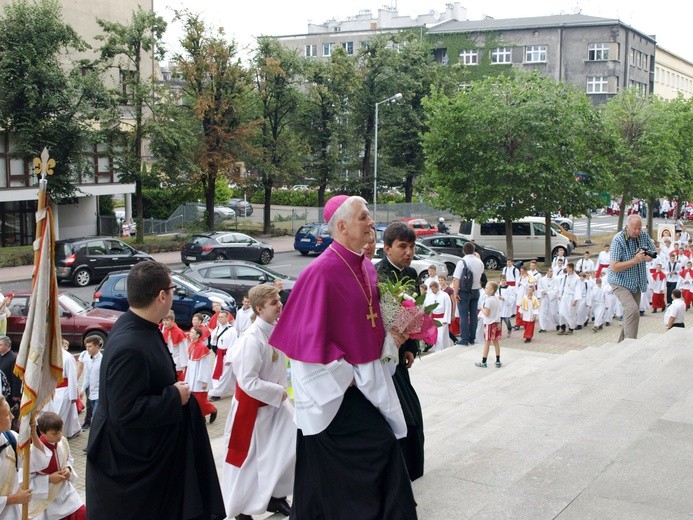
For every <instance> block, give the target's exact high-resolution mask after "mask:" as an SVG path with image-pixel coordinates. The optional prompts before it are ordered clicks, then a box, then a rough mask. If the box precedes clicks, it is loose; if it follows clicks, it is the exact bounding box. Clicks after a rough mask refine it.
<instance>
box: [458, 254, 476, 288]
mask: <svg viewBox="0 0 693 520" xmlns="http://www.w3.org/2000/svg"><path fill="white" fill-rule="evenodd" d="M462 264H464V267H463V268H462V274H461V275H460V291H465V292H469V291H471V290H472V285H473V284H474V273H473V272H472V270H471V269H470V268H469V266H468V265H467V262H465V261H464V259H462Z"/></svg>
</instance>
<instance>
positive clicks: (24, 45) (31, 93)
mask: <svg viewBox="0 0 693 520" xmlns="http://www.w3.org/2000/svg"><path fill="white" fill-rule="evenodd" d="M87 47H88V46H87V44H86V43H85V42H84V41H83V40H82V39H81V38H80V37H79V36H78V34H77V33H76V32H75V30H74V29H73V28H72V27H70V26H69V25H67V24H65V22H64V21H63V19H62V12H61V8H60V4H59V2H57V1H55V0H39V1H37V2H35V3H31V4H29V3H27V2H26V1H24V0H19V1H15V2H14V3H12V4H10V5H8V6H6V7H5V10H4V12H3V15H2V18H0V119H1V120H2V122H3V125H2V126H3V130H4V131H6V132H8V133H10V134H11V135H12V136H13V138H14V146H13V155H14V156H16V157H21V158H23V159H24V160H25V161H31V159H32V158H33V157H35V156H38V155H39V154H40V153H41V150H42V149H43V148H44V147H48V149H49V151H50V154H51V157H52V158H53V159H55V160H56V167H55V174H54V175H53V176H52V177H51V180H50V182H49V183H48V190H49V193H50V194H51V196H52V197H53V199H54V200H56V201H59V200H61V199H62V198H67V197H71V196H73V195H74V191H75V188H74V184H75V183H76V182H77V179H78V175H82V176H89V175H90V174H92V173H93V172H89V171H88V170H87V169H86V168H85V167H84V164H82V162H81V157H80V155H81V152H82V151H83V150H84V148H85V147H86V145H87V144H88V143H90V142H92V141H93V139H95V136H94V131H93V125H92V124H91V122H92V121H93V120H97V119H99V115H98V114H99V111H100V110H102V109H104V108H106V107H107V106H108V96H106V95H105V91H104V89H103V86H102V84H101V81H100V79H99V76H98V74H97V73H96V72H95V71H94V70H92V69H91V68H89V67H88V66H86V64H85V63H83V62H75V61H71V60H70V55H71V53H73V52H75V51H84V50H86V49H87Z"/></svg>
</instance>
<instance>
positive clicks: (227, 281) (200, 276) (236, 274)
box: [180, 260, 296, 303]
mask: <svg viewBox="0 0 693 520" xmlns="http://www.w3.org/2000/svg"><path fill="white" fill-rule="evenodd" d="M180 272H181V274H184V275H185V276H187V277H188V278H192V279H193V280H197V281H198V282H200V283H202V284H204V285H208V286H210V287H214V288H216V289H222V290H224V291H226V292H228V293H229V294H230V295H231V296H233V297H234V298H235V299H236V301H237V302H239V301H241V300H242V299H243V295H245V294H248V291H249V290H250V289H252V288H253V287H255V286H256V285H258V284H261V283H274V280H275V279H280V280H282V282H283V285H284V288H283V289H282V294H281V299H282V303H286V300H287V299H288V297H289V294H290V293H291V289H293V288H294V283H296V278H294V277H293V276H289V275H286V274H281V273H278V272H277V271H273V270H272V269H269V268H268V267H263V266H259V265H256V264H252V263H250V262H244V261H243V260H225V261H219V262H200V263H197V264H191V265H190V266H189V267H186V268H185V269H182V270H181V271H180Z"/></svg>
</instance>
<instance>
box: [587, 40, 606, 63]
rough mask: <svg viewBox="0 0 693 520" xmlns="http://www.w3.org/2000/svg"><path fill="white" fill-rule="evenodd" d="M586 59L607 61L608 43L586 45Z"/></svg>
mask: <svg viewBox="0 0 693 520" xmlns="http://www.w3.org/2000/svg"><path fill="white" fill-rule="evenodd" d="M587 59H588V60H589V61H605V60H608V59H609V44H608V43H590V44H588V45H587Z"/></svg>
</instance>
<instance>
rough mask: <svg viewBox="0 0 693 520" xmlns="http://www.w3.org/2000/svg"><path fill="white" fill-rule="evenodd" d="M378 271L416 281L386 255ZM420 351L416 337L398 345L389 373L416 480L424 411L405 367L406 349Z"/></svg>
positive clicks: (420, 466)
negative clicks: (404, 425) (391, 369)
mask: <svg viewBox="0 0 693 520" xmlns="http://www.w3.org/2000/svg"><path fill="white" fill-rule="evenodd" d="M376 270H377V271H378V280H379V281H381V282H384V281H386V280H389V281H391V282H396V281H398V280H406V279H410V280H412V281H413V282H414V283H416V278H417V276H416V270H415V269H413V268H412V267H405V268H404V269H402V270H401V271H400V270H399V269H397V268H396V267H394V266H393V265H392V264H391V263H390V262H389V261H388V260H387V258H384V259H383V260H381V261H380V262H379V263H378V265H377V266H376ZM418 351H419V347H418V343H417V342H416V341H415V340H408V341H405V342H404V343H403V344H402V346H401V347H400V348H399V363H398V364H397V368H396V370H395V374H394V375H393V376H392V382H393V383H394V384H395V390H397V397H399V402H400V404H401V405H402V411H403V412H404V420H405V422H406V423H407V436H406V437H404V438H403V439H400V440H399V444H400V448H401V449H402V454H403V455H404V461H405V462H406V463H407V470H408V471H409V478H410V479H411V480H416V479H417V478H419V477H420V476H421V475H423V472H424V428H423V413H422V411H421V402H420V401H419V396H418V395H417V394H416V390H414V387H413V386H412V384H411V380H410V379H409V369H408V368H406V367H405V366H404V363H403V360H404V354H405V352H411V353H412V354H414V356H416V354H417V353H418Z"/></svg>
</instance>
